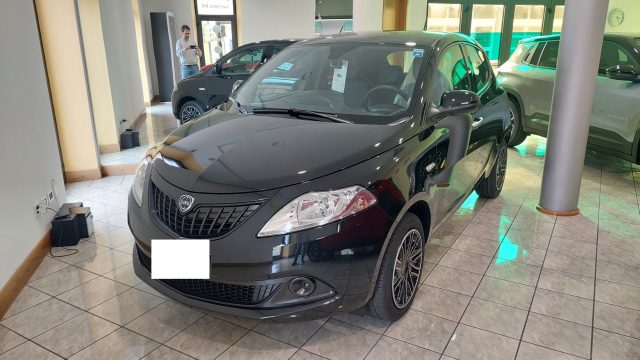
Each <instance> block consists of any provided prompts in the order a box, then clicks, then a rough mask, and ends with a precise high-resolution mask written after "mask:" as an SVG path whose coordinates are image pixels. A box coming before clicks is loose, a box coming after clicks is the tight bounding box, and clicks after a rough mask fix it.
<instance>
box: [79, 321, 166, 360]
mask: <svg viewBox="0 0 640 360" xmlns="http://www.w3.org/2000/svg"><path fill="white" fill-rule="evenodd" d="M158 346H160V344H158V343H157V342H155V341H152V340H149V339H147V338H145V337H143V336H140V335H138V334H136V333H133V332H131V331H129V330H127V329H124V328H120V329H118V330H116V331H114V332H112V333H111V334H109V335H107V336H106V337H104V338H102V339H100V340H98V341H97V342H96V343H94V344H93V345H91V346H89V347H87V348H85V349H84V350H82V351H80V352H79V353H77V354H75V355H74V356H72V357H71V358H70V359H72V360H80V359H86V360H112V359H123V360H124V359H140V358H142V357H143V356H145V355H147V354H149V353H150V352H152V351H153V350H155V349H156V348H157V347H158Z"/></svg>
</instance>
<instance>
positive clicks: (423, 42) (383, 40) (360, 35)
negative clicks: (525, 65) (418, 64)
mask: <svg viewBox="0 0 640 360" xmlns="http://www.w3.org/2000/svg"><path fill="white" fill-rule="evenodd" d="M442 39H450V40H451V41H455V40H457V41H470V42H472V43H475V41H474V40H473V39H471V38H470V37H468V36H466V35H462V34H458V33H442V32H430V31H377V32H344V33H340V34H333V35H326V36H320V37H317V38H313V39H308V40H303V41H301V42H300V44H335V43H354V42H355V43H377V44H394V45H405V44H406V43H415V44H416V45H418V46H423V47H428V46H431V45H433V44H434V43H436V42H438V41H440V40H442Z"/></svg>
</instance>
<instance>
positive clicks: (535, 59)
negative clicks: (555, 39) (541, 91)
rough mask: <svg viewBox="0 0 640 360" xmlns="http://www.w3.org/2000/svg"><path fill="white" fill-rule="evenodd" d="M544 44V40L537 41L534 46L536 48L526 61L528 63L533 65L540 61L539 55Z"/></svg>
mask: <svg viewBox="0 0 640 360" xmlns="http://www.w3.org/2000/svg"><path fill="white" fill-rule="evenodd" d="M545 45H546V43H544V42H540V43H538V45H537V46H536V50H535V51H534V52H533V55H531V58H530V59H529V61H528V63H529V64H531V65H533V66H537V65H538V62H539V61H540V55H541V54H542V50H544V46H545Z"/></svg>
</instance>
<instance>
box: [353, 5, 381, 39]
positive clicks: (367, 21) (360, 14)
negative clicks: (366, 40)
mask: <svg viewBox="0 0 640 360" xmlns="http://www.w3.org/2000/svg"><path fill="white" fill-rule="evenodd" d="M353 31H354V32H363V31H382V0H353Z"/></svg>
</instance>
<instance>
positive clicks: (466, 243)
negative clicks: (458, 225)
mask: <svg viewBox="0 0 640 360" xmlns="http://www.w3.org/2000/svg"><path fill="white" fill-rule="evenodd" d="M499 246H500V242H498V241H494V240H489V239H483V238H478V237H473V236H466V235H461V236H460V237H459V238H458V239H457V240H456V242H454V243H453V245H451V248H452V249H457V250H462V251H467V252H471V253H475V254H480V255H484V256H493V255H495V253H496V251H497V250H498V247H499Z"/></svg>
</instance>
